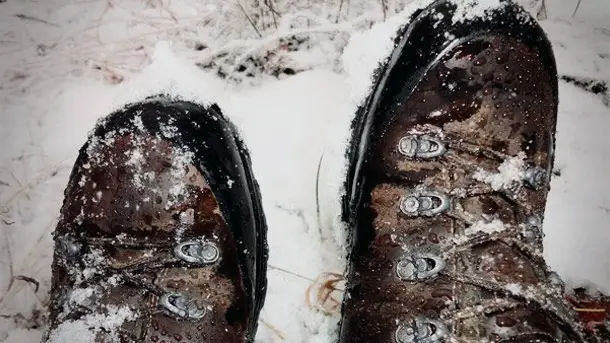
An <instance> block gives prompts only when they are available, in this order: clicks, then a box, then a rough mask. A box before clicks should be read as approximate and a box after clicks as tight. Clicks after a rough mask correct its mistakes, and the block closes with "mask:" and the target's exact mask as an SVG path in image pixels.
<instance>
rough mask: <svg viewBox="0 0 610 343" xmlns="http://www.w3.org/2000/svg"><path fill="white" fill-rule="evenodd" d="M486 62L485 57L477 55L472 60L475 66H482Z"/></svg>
mask: <svg viewBox="0 0 610 343" xmlns="http://www.w3.org/2000/svg"><path fill="white" fill-rule="evenodd" d="M485 63H487V59H486V58H485V57H479V58H477V59H476V60H475V61H474V65H475V66H482V65H484V64H485Z"/></svg>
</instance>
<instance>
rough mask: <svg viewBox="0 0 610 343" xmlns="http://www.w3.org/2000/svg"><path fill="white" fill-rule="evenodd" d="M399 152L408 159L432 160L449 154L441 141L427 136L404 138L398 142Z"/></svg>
mask: <svg viewBox="0 0 610 343" xmlns="http://www.w3.org/2000/svg"><path fill="white" fill-rule="evenodd" d="M398 152H399V153H400V154H402V155H404V156H406V157H407V158H411V159H413V158H421V159H430V158H435V157H439V156H442V155H444V154H445V152H447V146H446V145H445V143H443V142H441V141H440V140H439V139H436V138H433V137H430V136H426V135H421V136H420V135H412V136H406V137H402V138H401V139H400V141H398Z"/></svg>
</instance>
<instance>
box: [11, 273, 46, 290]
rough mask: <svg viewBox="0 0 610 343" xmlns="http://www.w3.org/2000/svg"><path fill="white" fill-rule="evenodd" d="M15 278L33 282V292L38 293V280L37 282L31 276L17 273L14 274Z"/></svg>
mask: <svg viewBox="0 0 610 343" xmlns="http://www.w3.org/2000/svg"><path fill="white" fill-rule="evenodd" d="M15 280H21V281H25V282H28V283H31V284H33V285H34V293H38V289H39V288H40V282H38V281H37V280H36V279H34V278H31V277H29V276H24V275H17V276H15Z"/></svg>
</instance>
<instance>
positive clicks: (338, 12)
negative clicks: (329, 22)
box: [335, 0, 345, 24]
mask: <svg viewBox="0 0 610 343" xmlns="http://www.w3.org/2000/svg"><path fill="white" fill-rule="evenodd" d="M344 1H345V0H341V2H339V10H338V11H337V19H336V20H335V24H337V23H338V22H339V17H340V16H341V10H342V9H343V2H344Z"/></svg>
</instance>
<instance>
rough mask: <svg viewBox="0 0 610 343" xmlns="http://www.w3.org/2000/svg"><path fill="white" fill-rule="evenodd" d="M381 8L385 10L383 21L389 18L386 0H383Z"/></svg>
mask: <svg viewBox="0 0 610 343" xmlns="http://www.w3.org/2000/svg"><path fill="white" fill-rule="evenodd" d="M381 10H382V11H383V21H385V20H386V19H387V18H388V13H387V10H388V9H387V5H386V0H381Z"/></svg>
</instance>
